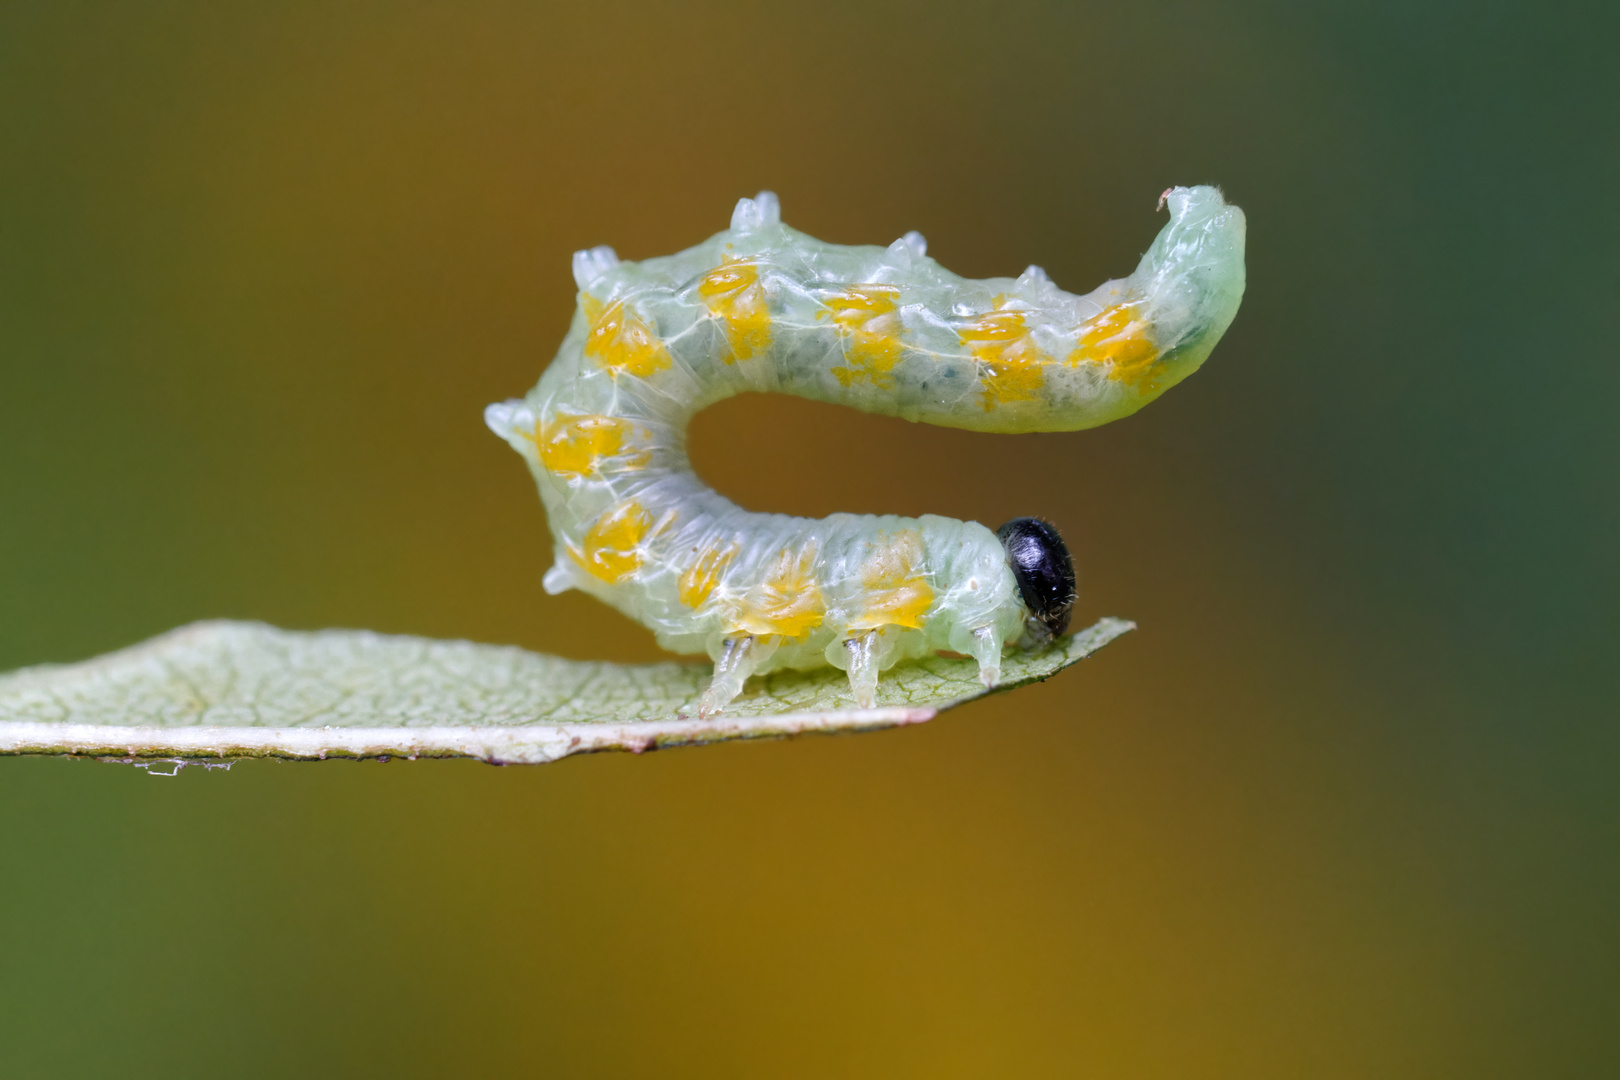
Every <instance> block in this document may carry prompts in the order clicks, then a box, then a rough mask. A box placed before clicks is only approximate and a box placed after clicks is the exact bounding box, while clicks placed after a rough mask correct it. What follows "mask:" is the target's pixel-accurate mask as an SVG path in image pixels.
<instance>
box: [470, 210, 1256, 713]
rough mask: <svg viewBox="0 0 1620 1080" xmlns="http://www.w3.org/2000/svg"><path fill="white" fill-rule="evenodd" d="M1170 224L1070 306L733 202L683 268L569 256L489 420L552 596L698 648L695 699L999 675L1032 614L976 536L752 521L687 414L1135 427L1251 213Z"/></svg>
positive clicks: (943, 530) (1185, 217)
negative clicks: (560, 336)
mask: <svg viewBox="0 0 1620 1080" xmlns="http://www.w3.org/2000/svg"><path fill="white" fill-rule="evenodd" d="M1164 200H1165V201H1166V202H1168V204H1169V206H1170V213H1171V220H1170V223H1169V224H1168V225H1166V226H1165V228H1164V229H1163V230H1162V231H1161V232H1160V234H1159V236H1158V238H1157V239H1155V241H1154V242H1153V245H1152V247H1151V248H1150V249H1149V250H1148V252H1147V254H1146V255H1144V256H1143V258H1142V261H1141V264H1140V265H1139V266H1138V267H1137V270H1136V272H1135V273H1134V274H1132V275H1131V276H1130V277H1128V278H1124V279H1121V280H1116V281H1109V282H1107V283H1105V284H1104V285H1102V286H1101V287H1099V288H1098V289H1096V290H1094V291H1093V292H1091V293H1088V294H1086V295H1084V296H1076V295H1071V294H1069V293H1066V292H1063V291H1062V290H1061V289H1059V288H1058V287H1057V286H1056V285H1054V284H1053V283H1052V280H1051V279H1050V278H1049V277H1048V276H1047V275H1046V273H1045V271H1043V270H1041V269H1040V268H1039V267H1036V266H1031V267H1030V268H1029V269H1027V270H1025V271H1024V273H1023V274H1022V275H1021V276H1020V277H1018V278H1016V279H1012V278H991V279H986V280H982V281H975V280H967V279H963V278H959V277H957V276H956V275H954V274H952V273H950V272H949V271H947V270H945V269H944V268H942V267H941V266H940V265H939V264H938V263H936V262H935V261H934V260H933V259H930V258H928V256H927V244H926V242H925V241H924V240H923V238H922V236H921V235H920V234H918V233H915V232H911V233H907V234H906V235H905V236H903V237H901V238H900V239H899V240H896V241H895V242H894V243H893V244H890V245H889V246H888V247H886V248H883V247H864V246H860V247H840V246H838V245H834V244H825V243H822V242H821V241H819V240H815V239H813V238H811V237H808V236H805V235H804V234H803V233H799V232H796V231H795V230H793V229H790V228H788V227H787V226H785V225H783V224H782V223H781V211H780V207H779V205H778V203H777V199H776V196H775V195H774V194H772V193H770V192H761V193H760V194H759V195H758V196H757V197H755V198H753V199H742V200H740V201H739V202H738V203H737V209H736V211H735V213H733V214H732V218H731V228H730V229H728V230H727V231H725V232H722V233H719V234H718V235H716V236H714V237H711V238H710V239H709V240H707V241H705V242H704V243H701V244H699V245H697V246H696V247H693V248H689V249H688V250H686V251H683V252H681V253H679V254H677V255H670V256H666V257H663V258H655V259H647V260H645V261H643V262H639V263H627V262H621V261H620V260H619V258H618V256H617V255H615V254H614V252H613V249H612V248H608V247H597V248H592V249H591V250H589V251H581V252H578V253H577V254H575V256H574V278H575V281H576V282H577V283H578V285H579V290H580V292H579V305H578V309H577V310H576V313H575V316H574V321H573V325H572V326H571V327H570V329H569V332H568V336H567V338H566V339H564V341H563V344H562V348H561V349H560V350H559V351H558V354H557V357H556V359H555V360H553V361H552V363H551V366H550V367H548V368H547V369H546V371H545V374H544V375H543V376H542V377H541V379H540V382H539V385H537V386H536V387H535V388H534V389H533V390H532V391H530V392H529V395H528V396H527V397H525V398H523V399H521V400H514V401H508V402H506V403H504V404H498V405H491V406H490V407H489V409H488V410H487V411H486V413H485V419H486V421H487V422H488V424H489V426H490V427H491V428H492V429H493V430H494V431H495V432H496V433H497V434H499V435H501V436H502V437H503V438H505V439H506V440H507V442H509V443H510V444H511V445H512V446H513V447H514V448H515V449H516V450H517V451H518V452H519V453H520V454H522V455H523V457H524V459H525V460H526V461H527V462H528V463H529V466H530V468H531V470H532V471H533V473H534V476H535V479H536V481H537V483H538V484H539V488H540V496H541V499H542V500H543V501H544V503H545V507H546V514H547V517H548V518H549V520H550V524H551V530H552V534H553V537H554V538H555V541H556V550H555V563H554V564H553V566H552V567H551V569H550V570H549V571H548V572H547V574H546V576H545V587H546V589H547V591H549V592H552V593H556V592H561V591H563V590H564V589H569V588H577V589H583V590H585V591H586V592H589V593H590V594H592V595H593V596H596V597H599V598H601V599H602V600H605V601H607V602H608V603H610V604H612V605H613V606H614V607H616V608H618V609H619V610H621V611H623V612H624V613H625V614H627V615H629V616H630V617H631V618H634V619H636V620H638V621H640V622H642V623H643V624H645V625H646V626H648V627H649V628H651V629H652V630H653V632H654V633H655V634H656V635H657V638H658V642H659V644H660V645H662V646H663V647H665V648H667V649H670V650H672V651H675V652H682V653H698V652H701V653H707V654H708V655H709V656H710V657H711V658H712V659H713V660H714V661H715V677H714V679H713V681H712V684H711V686H710V689H709V691H708V692H707V693H706V694H705V696H704V699H703V701H702V702H701V703H700V709H701V710H702V711H704V712H714V711H718V710H719V709H720V708H722V707H723V706H724V705H725V704H726V702H728V701H729V700H730V699H731V698H732V697H733V696H735V695H736V694H737V692H738V691H740V689H741V688H742V684H743V681H744V680H745V679H746V678H747V677H748V675H750V674H752V673H754V672H765V671H769V670H773V669H776V668H782V667H794V668H811V667H819V666H821V665H823V664H832V665H834V666H836V667H838V668H841V669H844V670H846V671H848V672H849V676H850V685H851V689H852V691H853V693H854V695H855V697H856V699H857V701H859V702H861V703H862V704H869V703H870V701H871V698H872V693H873V689H874V688H875V686H876V682H877V678H878V674H879V673H880V672H881V671H883V670H885V669H887V668H888V667H890V666H892V665H893V664H895V663H897V662H899V661H900V660H902V659H906V658H909V657H915V656H920V655H924V654H927V653H930V652H936V651H953V652H959V653H964V654H968V655H971V656H974V657H976V658H977V659H978V661H979V664H980V672H981V675H982V677H983V678H984V680H985V682H986V683H987V684H989V685H994V682H995V680H996V678H997V677H998V675H999V669H1000V656H1001V651H1002V648H1003V647H1004V646H1005V645H1009V644H1012V643H1014V642H1016V641H1018V640H1019V639H1020V638H1021V636H1022V635H1023V634H1024V632H1025V625H1026V616H1027V615H1028V614H1029V613H1028V611H1027V610H1026V608H1025V605H1024V602H1023V600H1022V598H1021V597H1020V594H1019V589H1018V584H1017V581H1016V580H1015V578H1014V575H1013V572H1012V570H1011V568H1010V567H1009V565H1008V562H1007V558H1006V555H1005V553H1004V551H1003V549H1002V545H1001V543H1000V541H999V540H998V539H997V538H996V535H995V534H994V533H993V532H991V531H990V530H989V529H987V528H985V527H984V526H983V525H980V524H978V523H977V522H964V521H956V520H953V519H950V518H944V517H935V516H932V515H929V516H924V517H921V518H900V517H892V516H878V517H870V516H857V515H852V514H834V515H832V516H831V517H828V518H823V519H820V520H816V519H810V518H798V517H789V516H787V515H783V514H756V513H750V512H748V511H745V510H743V509H741V508H740V507H738V506H736V505H735V504H733V503H731V502H730V501H728V500H727V499H725V498H723V497H721V496H720V495H718V494H716V493H715V492H714V491H712V490H710V489H709V488H708V487H706V486H705V485H704V484H703V483H702V482H701V481H700V480H699V479H698V478H697V477H696V476H695V475H694V474H693V472H692V469H691V465H690V463H689V462H688V460H687V456H686V449H685V446H686V426H687V422H688V421H689V420H690V419H691V417H692V415H693V414H694V413H696V412H697V411H698V410H700V409H702V408H704V407H705V406H707V405H710V404H712V403H714V402H716V401H719V400H721V399H723V398H727V397H730V396H732V395H733V394H738V393H742V392H744V391H748V390H760V391H769V392H779V393H788V394H797V395H800V396H803V397H808V398H814V399H816V400H821V401H830V402H835V403H839V404H844V405H849V406H852V407H854V408H857V409H863V410H866V411H868V412H877V413H885V414H889V415H893V416H901V417H905V418H907V419H910V420H922V421H926V422H928V423H933V424H942V425H946V426H950V427H961V428H969V429H972V430H977V431H1002V432H1021V431H1072V430H1077V429H1080V428H1087V427H1093V426H1095V425H1097V424H1102V423H1106V422H1107V421H1109V420H1113V419H1116V418H1118V417H1121V416H1126V415H1128V414H1130V413H1132V412H1135V411H1136V410H1137V409H1139V408H1141V407H1142V406H1143V405H1145V404H1146V403H1147V402H1149V401H1151V400H1153V398H1155V397H1157V396H1158V395H1159V394H1161V393H1163V392H1164V391H1165V390H1166V389H1168V388H1169V387H1170V386H1173V385H1174V384H1175V383H1177V382H1179V381H1180V380H1181V379H1183V378H1185V377H1186V376H1187V375H1189V374H1191V373H1192V372H1193V371H1194V370H1196V369H1197V368H1198V366H1199V365H1200V364H1202V363H1203V361H1204V359H1205V358H1206V357H1207V356H1208V355H1209V352H1210V350H1211V349H1213V348H1214V346H1215V343H1216V341H1218V340H1219V338H1220V336H1221V334H1222V333H1223V332H1224V331H1225V330H1226V327H1227V326H1228V325H1229V324H1230V323H1231V321H1232V318H1233V316H1234V315H1235V314H1236V312H1237V306H1238V302H1239V301H1240V299H1241V298H1242V294H1243V282H1244V268H1243V245H1244V219H1243V214H1242V212H1241V211H1240V210H1238V209H1237V208H1236V207H1233V206H1229V205H1227V204H1226V202H1225V201H1224V200H1223V199H1222V198H1221V195H1220V193H1219V192H1218V191H1216V190H1215V189H1214V188H1208V187H1197V188H1174V189H1172V190H1170V191H1168V192H1166V193H1165V196H1164Z"/></svg>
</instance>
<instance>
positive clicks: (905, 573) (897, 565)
mask: <svg viewBox="0 0 1620 1080" xmlns="http://www.w3.org/2000/svg"><path fill="white" fill-rule="evenodd" d="M861 585H862V586H863V587H864V588H865V589H866V596H865V601H866V609H865V611H863V612H862V613H861V615H860V617H859V618H858V619H856V620H855V621H854V622H852V623H850V624H849V628H850V629H851V630H872V629H876V628H877V627H880V626H904V627H908V628H910V629H912V630H917V629H920V628H921V627H922V624H923V615H924V613H925V612H927V610H928V608H929V605H931V604H932V603H933V602H934V589H933V587H932V586H931V585H929V584H928V577H927V568H926V566H925V565H924V559H923V543H922V536H921V535H919V534H918V533H917V532H916V531H915V530H911V529H907V530H906V531H904V532H898V533H895V534H893V535H892V536H891V535H888V534H882V535H879V537H878V539H877V542H876V543H874V544H873V545H872V553H871V554H870V555H869V556H867V558H866V561H864V562H863V563H861Z"/></svg>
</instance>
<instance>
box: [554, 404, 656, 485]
mask: <svg viewBox="0 0 1620 1080" xmlns="http://www.w3.org/2000/svg"><path fill="white" fill-rule="evenodd" d="M630 430H631V424H630V421H628V420H625V419H622V418H620V417H617V416H559V417H557V418H556V419H555V420H553V421H552V422H551V423H549V424H546V425H543V426H541V427H540V428H539V429H538V430H537V432H536V434H535V440H534V442H535V449H536V450H537V451H538V452H539V454H540V463H541V464H542V465H544V466H545V467H546V470H547V471H548V472H550V473H552V474H553V475H556V476H584V475H586V474H587V473H597V474H601V473H602V472H604V471H611V472H633V471H635V470H637V469H644V468H646V467H647V463H648V462H649V461H651V460H652V452H651V451H649V450H632V451H630V452H629V453H626V452H625V437H626V436H627V435H629V433H630ZM615 457H616V458H618V460H617V461H616V462H615V466H616V467H615V468H613V469H611V470H604V469H603V468H602V464H603V459H604V458H615Z"/></svg>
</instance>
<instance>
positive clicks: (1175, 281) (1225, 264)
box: [1131, 186, 1248, 392]
mask: <svg viewBox="0 0 1620 1080" xmlns="http://www.w3.org/2000/svg"><path fill="white" fill-rule="evenodd" d="M1159 201H1160V205H1161V206H1168V207H1169V208H1170V222H1169V224H1167V225H1166V226H1165V227H1164V228H1163V229H1162V230H1161V231H1160V232H1159V235H1158V236H1157V237H1156V238H1155V239H1154V241H1153V246H1152V247H1150V248H1149V249H1148V251H1147V254H1145V255H1143V256H1142V262H1141V264H1140V265H1139V266H1137V268H1136V273H1135V274H1133V275H1132V276H1131V285H1132V286H1133V289H1134V291H1138V292H1139V293H1140V294H1141V295H1142V296H1143V297H1144V299H1145V301H1146V306H1147V313H1148V316H1149V318H1150V319H1151V320H1152V323H1153V326H1154V328H1155V333H1156V336H1157V337H1158V338H1159V341H1160V343H1161V348H1164V347H1165V346H1168V348H1165V352H1164V354H1163V356H1162V358H1161V360H1160V362H1159V368H1158V370H1157V372H1156V373H1155V377H1154V380H1153V382H1154V388H1155V391H1156V392H1158V391H1162V390H1165V389H1168V388H1169V387H1171V386H1173V385H1175V384H1176V383H1177V382H1180V381H1181V380H1182V379H1184V378H1186V377H1187V376H1188V375H1191V374H1192V373H1193V372H1194V371H1196V370H1198V368H1199V366H1200V365H1202V364H1203V362H1204V361H1205V360H1206V359H1208V357H1209V354H1210V352H1211V351H1213V350H1214V348H1215V345H1216V343H1217V342H1218V341H1220V339H1221V335H1223V334H1224V333H1226V328H1227V327H1228V326H1230V325H1232V320H1233V319H1234V318H1235V317H1236V316H1237V310H1238V305H1239V304H1240V303H1241V302H1242V300H1243V289H1244V285H1245V281H1246V276H1247V274H1246V270H1245V266H1244V254H1245V246H1246V243H1247V233H1248V222H1247V220H1246V219H1245V217H1244V216H1243V211H1242V210H1240V209H1238V208H1237V207H1235V206H1233V205H1232V204H1230V203H1228V202H1227V201H1226V199H1225V197H1224V196H1223V195H1222V194H1221V191H1220V189H1219V188H1214V187H1208V186H1200V187H1176V188H1171V189H1169V190H1168V191H1166V192H1165V193H1164V194H1163V195H1162V196H1160V200H1159Z"/></svg>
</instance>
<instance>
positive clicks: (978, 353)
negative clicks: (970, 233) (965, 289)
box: [956, 296, 1052, 412]
mask: <svg viewBox="0 0 1620 1080" xmlns="http://www.w3.org/2000/svg"><path fill="white" fill-rule="evenodd" d="M1007 303H1008V301H1007V298H1006V297H1005V296H998V297H996V307H995V310H994V311H987V312H985V313H984V314H983V315H980V316H979V317H978V318H977V319H976V320H974V321H973V322H972V323H969V324H968V325H967V326H965V327H963V328H962V329H960V330H958V331H957V332H956V336H957V337H958V338H960V339H961V341H962V344H963V345H966V346H967V347H968V351H969V352H971V353H972V354H973V358H974V359H975V360H977V361H978V362H979V365H980V367H979V384H980V385H981V386H982V387H983V388H984V398H983V401H984V410H985V412H989V411H990V410H991V409H994V408H995V407H996V406H997V405H1003V404H1006V403H1007V402H1009V401H1029V400H1032V399H1033V398H1034V397H1035V392H1036V391H1037V390H1039V389H1040V388H1041V385H1042V384H1043V383H1044V382H1045V381H1046V365H1047V364H1049V363H1051V362H1052V358H1051V357H1049V356H1047V355H1046V354H1045V353H1044V352H1042V351H1041V347H1040V346H1039V345H1037V344H1035V339H1034V337H1033V336H1031V334H1030V330H1029V327H1028V326H1026V325H1025V324H1024V318H1025V316H1026V314H1027V313H1026V312H1024V311H1020V310H1017V309H1014V308H1009V307H1008V306H1007Z"/></svg>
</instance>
